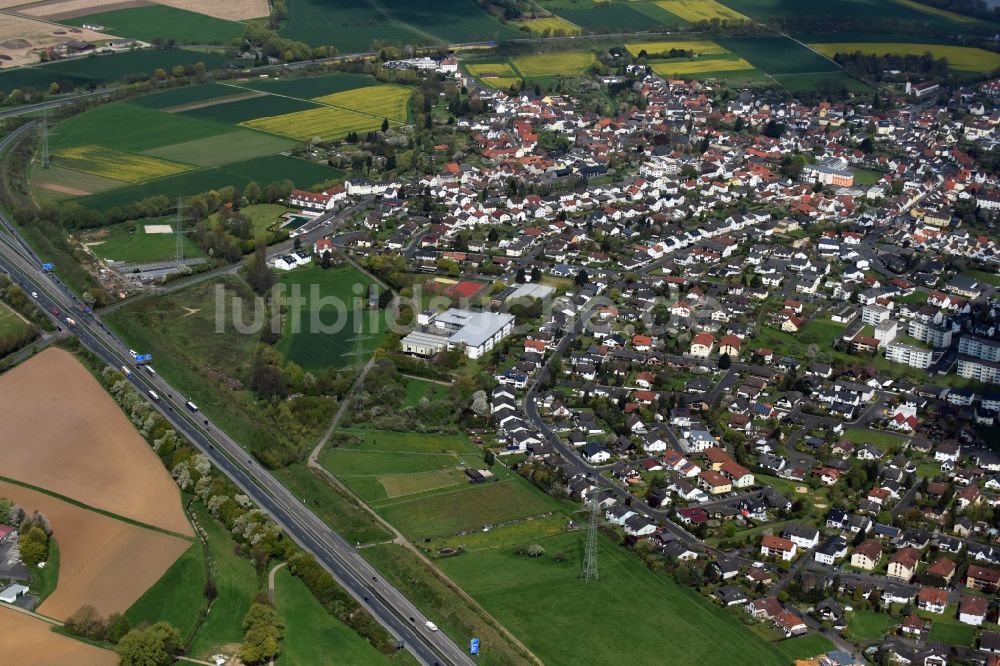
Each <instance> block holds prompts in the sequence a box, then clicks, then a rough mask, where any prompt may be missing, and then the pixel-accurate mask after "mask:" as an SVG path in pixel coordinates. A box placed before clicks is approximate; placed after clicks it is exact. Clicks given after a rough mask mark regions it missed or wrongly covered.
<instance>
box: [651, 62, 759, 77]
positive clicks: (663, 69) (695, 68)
mask: <svg viewBox="0 0 1000 666" xmlns="http://www.w3.org/2000/svg"><path fill="white" fill-rule="evenodd" d="M753 68H754V67H753V65H751V64H750V63H748V62H747V61H746V60H744V59H743V58H737V59H735V60H730V59H725V58H719V59H715V60H701V59H699V60H678V61H673V62H657V63H653V71H654V72H656V73H657V74H659V75H660V76H691V75H694V74H705V73H707V72H732V71H737V70H747V69H753Z"/></svg>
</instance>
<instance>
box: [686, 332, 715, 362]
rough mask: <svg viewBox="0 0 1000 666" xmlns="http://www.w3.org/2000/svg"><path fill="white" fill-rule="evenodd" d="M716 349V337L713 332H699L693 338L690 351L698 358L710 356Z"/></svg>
mask: <svg viewBox="0 0 1000 666" xmlns="http://www.w3.org/2000/svg"><path fill="white" fill-rule="evenodd" d="M713 349H715V338H714V337H713V336H712V334H711V333H698V334H697V335H695V336H694V338H692V339H691V347H690V349H689V350H688V353H689V354H690V355H691V356H694V357H696V358H708V357H709V356H711V354H712V350H713Z"/></svg>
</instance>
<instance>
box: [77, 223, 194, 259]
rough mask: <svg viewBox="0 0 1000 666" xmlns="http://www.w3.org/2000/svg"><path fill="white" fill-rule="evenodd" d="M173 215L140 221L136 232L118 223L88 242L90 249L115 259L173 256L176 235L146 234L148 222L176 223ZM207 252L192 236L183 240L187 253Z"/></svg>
mask: <svg viewBox="0 0 1000 666" xmlns="http://www.w3.org/2000/svg"><path fill="white" fill-rule="evenodd" d="M174 223H175V221H174V220H172V219H170V218H164V219H160V220H139V221H138V222H136V223H135V226H136V229H135V232H134V233H129V232H128V229H127V226H128V225H126V224H116V225H114V226H111V227H105V229H103V230H101V231H102V232H103V233H101V239H100V240H98V241H94V242H92V243H89V244H88V246H89V247H90V249H91V251H93V253H94V254H96V255H97V256H99V257H102V258H104V259H110V260H113V261H128V262H134V263H138V262H146V261H158V260H161V259H170V258H172V257H173V256H175V254H176V251H177V237H176V235H175V234H147V233H146V225H147V224H174ZM204 255H205V253H204V252H203V251H202V249H201V248H200V247H198V246H197V245H195V244H194V241H192V240H191V239H190V238H187V237H185V239H184V256H185V257H201V256H204Z"/></svg>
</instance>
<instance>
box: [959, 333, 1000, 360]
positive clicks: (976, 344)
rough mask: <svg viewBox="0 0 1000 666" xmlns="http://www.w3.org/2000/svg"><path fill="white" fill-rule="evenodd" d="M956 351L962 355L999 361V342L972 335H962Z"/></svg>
mask: <svg viewBox="0 0 1000 666" xmlns="http://www.w3.org/2000/svg"><path fill="white" fill-rule="evenodd" d="M958 353H959V354H962V355H963V356H972V357H973V358H978V359H982V360H984V361H992V362H994V363H1000V342H998V341H996V340H988V339H986V338H977V337H976V336H974V335H963V336H962V337H961V338H959V340H958Z"/></svg>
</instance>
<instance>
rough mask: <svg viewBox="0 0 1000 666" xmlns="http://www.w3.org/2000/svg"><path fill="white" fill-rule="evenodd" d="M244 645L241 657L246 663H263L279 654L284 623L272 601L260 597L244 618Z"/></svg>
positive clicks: (249, 664)
mask: <svg viewBox="0 0 1000 666" xmlns="http://www.w3.org/2000/svg"><path fill="white" fill-rule="evenodd" d="M243 630H244V631H245V632H246V633H244V635H243V645H242V646H241V647H240V659H241V660H242V661H243V663H244V664H247V665H248V666H251V665H253V664H263V663H266V662H267V661H269V660H271V659H274V658H275V657H277V656H278V652H279V650H280V646H279V643H280V642H281V637H282V633H283V630H284V624H282V622H281V619H280V618H279V617H278V613H277V611H275V610H274V606H272V605H271V604H270V602H265V601H263V600H261V599H260V598H258V599H257V600H256V601H254V602H253V603H252V604H250V609H249V610H248V611H247V614H246V617H245V618H243Z"/></svg>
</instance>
